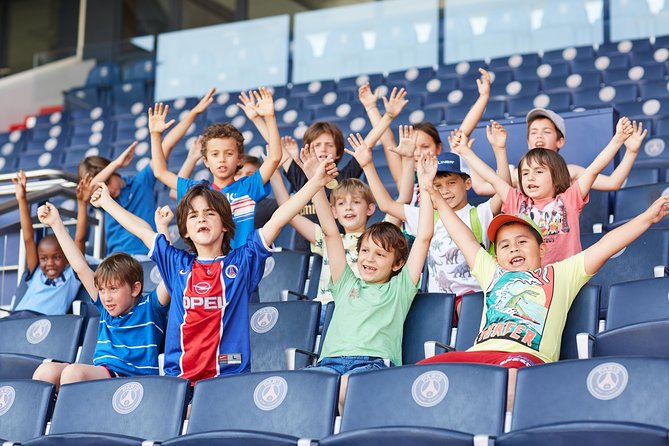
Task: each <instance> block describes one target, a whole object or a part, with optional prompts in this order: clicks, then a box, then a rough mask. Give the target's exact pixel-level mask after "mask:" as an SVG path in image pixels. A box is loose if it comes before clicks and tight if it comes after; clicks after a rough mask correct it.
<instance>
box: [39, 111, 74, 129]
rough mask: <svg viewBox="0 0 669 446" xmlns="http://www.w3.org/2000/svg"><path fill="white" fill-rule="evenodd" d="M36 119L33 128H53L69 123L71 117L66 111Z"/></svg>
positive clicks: (46, 114) (43, 115)
mask: <svg viewBox="0 0 669 446" xmlns="http://www.w3.org/2000/svg"><path fill="white" fill-rule="evenodd" d="M34 118H35V122H34V125H33V127H51V126H53V125H59V124H60V125H63V124H65V123H67V120H68V119H69V115H68V113H67V112H64V111H56V112H52V113H45V114H40V115H37V116H35V117H34Z"/></svg>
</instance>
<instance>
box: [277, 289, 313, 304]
mask: <svg viewBox="0 0 669 446" xmlns="http://www.w3.org/2000/svg"><path fill="white" fill-rule="evenodd" d="M291 297H294V298H296V299H291ZM288 300H311V299H310V298H309V296H307V295H306V294H302V293H298V292H297V291H291V290H281V302H286V301H288Z"/></svg>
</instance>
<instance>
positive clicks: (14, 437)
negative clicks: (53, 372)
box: [0, 379, 54, 444]
mask: <svg viewBox="0 0 669 446" xmlns="http://www.w3.org/2000/svg"><path fill="white" fill-rule="evenodd" d="M0 395H2V412H1V413H2V415H0V441H2V442H7V443H3V444H14V442H22V441H26V440H29V439H31V438H35V437H39V436H40V435H44V429H45V428H46V423H47V421H48V419H49V416H50V415H51V408H52V405H53V399H54V386H53V384H50V383H46V382H44V381H33V380H31V379H19V380H0Z"/></svg>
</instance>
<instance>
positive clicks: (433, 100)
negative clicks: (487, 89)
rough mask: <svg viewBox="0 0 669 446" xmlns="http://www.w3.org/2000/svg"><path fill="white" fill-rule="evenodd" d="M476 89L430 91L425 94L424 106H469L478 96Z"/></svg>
mask: <svg viewBox="0 0 669 446" xmlns="http://www.w3.org/2000/svg"><path fill="white" fill-rule="evenodd" d="M478 95H479V94H478V91H477V90H471V89H467V90H453V91H451V92H448V93H447V92H443V93H430V94H428V95H426V96H425V104H424V106H425V108H426V109H428V108H442V107H447V106H456V105H469V106H471V105H472V104H473V103H474V102H476V99H477V98H478Z"/></svg>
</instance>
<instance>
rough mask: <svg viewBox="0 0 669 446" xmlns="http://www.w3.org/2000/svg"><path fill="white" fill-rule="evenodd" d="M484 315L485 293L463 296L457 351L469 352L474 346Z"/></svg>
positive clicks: (456, 340)
mask: <svg viewBox="0 0 669 446" xmlns="http://www.w3.org/2000/svg"><path fill="white" fill-rule="evenodd" d="M482 314H483V293H482V292H478V293H472V294H466V295H464V296H462V304H461V305H460V317H459V318H458V331H457V335H456V337H455V349H456V350H467V349H468V348H469V347H471V346H472V345H474V341H476V337H477V336H478V334H479V331H480V329H481V315H482Z"/></svg>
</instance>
